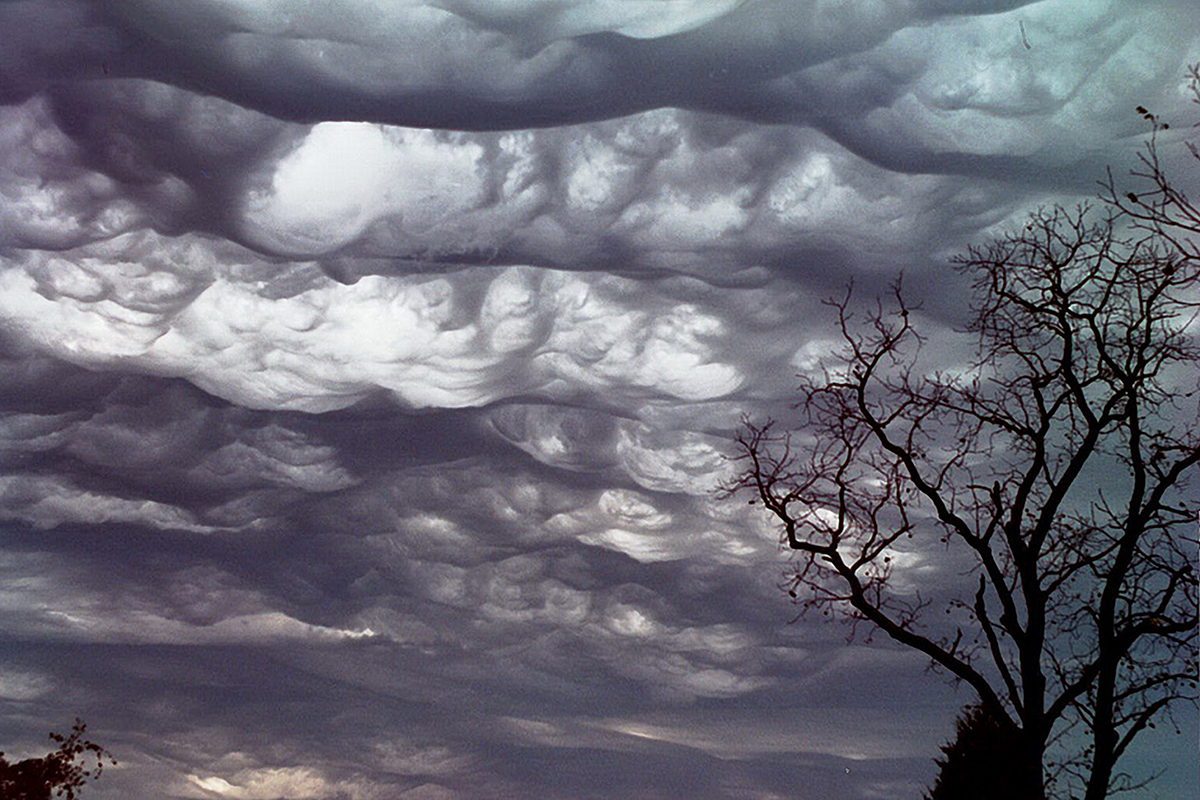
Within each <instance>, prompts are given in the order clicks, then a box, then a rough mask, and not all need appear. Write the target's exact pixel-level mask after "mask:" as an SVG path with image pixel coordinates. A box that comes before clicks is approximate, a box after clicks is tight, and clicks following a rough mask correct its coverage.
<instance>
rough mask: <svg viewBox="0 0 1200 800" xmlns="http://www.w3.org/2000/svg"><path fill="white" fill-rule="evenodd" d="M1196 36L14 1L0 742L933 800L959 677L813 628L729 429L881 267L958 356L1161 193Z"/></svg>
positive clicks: (660, 11) (1141, 9)
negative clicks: (1011, 252)
mask: <svg viewBox="0 0 1200 800" xmlns="http://www.w3.org/2000/svg"><path fill="white" fill-rule="evenodd" d="M1196 61H1200V22H1198V21H1197V18H1196V15H1195V9H1194V7H1193V3H1192V2H1191V0H1155V1H1153V2H1144V3H1126V2H1120V0H1042V2H1020V1H1019V0H883V1H881V2H842V1H838V0H603V1H602V2H601V1H598V0H588V1H587V2H584V1H582V0H579V1H577V0H515V1H514V2H483V1H482V0H439V1H438V2H426V1H425V0H402V1H399V2H377V1H376V0H338V1H337V2H333V0H307V1H306V2H263V1H262V0H254V2H250V1H249V0H245V1H243V0H220V1H218V0H197V1H196V2H188V3H179V2H166V1H165V0H112V2H107V1H106V2H90V1H89V2H84V0H53V2H45V0H26V1H24V2H22V1H20V0H18V2H8V3H4V4H2V5H0V358H2V359H3V361H2V363H0V371H2V374H3V376H4V377H3V380H0V569H3V575H4V580H3V582H2V584H3V585H2V587H0V623H2V624H0V631H2V633H0V637H2V638H3V642H4V647H2V648H0V710H2V711H3V714H2V715H0V720H2V724H0V734H2V735H3V737H4V750H5V752H7V753H13V754H17V753H24V752H30V753H34V752H38V751H39V748H40V747H42V745H43V742H41V741H39V740H38V738H37V737H38V736H41V735H43V733H44V729H46V728H48V727H56V726H57V729H62V728H64V727H66V726H67V725H69V722H70V719H71V718H72V717H73V716H75V715H77V714H78V715H81V716H83V717H85V718H86V719H87V721H88V722H89V724H90V726H91V727H90V730H93V731H95V734H96V738H97V739H98V740H100V741H101V742H102V743H104V744H105V745H106V746H108V747H109V748H110V749H112V750H113V751H114V752H115V753H117V754H118V757H119V758H120V760H121V765H120V767H119V768H117V769H114V770H111V771H108V770H106V772H105V775H104V778H103V780H101V781H100V782H99V783H97V784H96V785H95V787H94V788H93V787H89V788H91V789H93V790H92V793H93V794H95V795H96V796H98V797H112V798H116V797H133V796H154V797H172V798H211V797H226V798H247V799H249V798H255V799H257V798H262V799H266V798H283V797H287V798H335V797H348V798H395V797H412V798H442V797H447V798H448V797H519V796H528V797H564V798H571V797H598V796H620V795H623V794H624V795H628V796H634V797H663V798H668V797H682V796H695V797H745V798H754V797H759V798H770V797H785V796H786V797H795V796H802V797H811V798H826V797H847V798H850V797H862V798H867V797H903V796H915V795H916V794H918V793H919V790H920V787H921V785H922V784H923V782H925V781H927V780H928V778H929V776H930V774H931V772H932V763H931V761H930V759H931V757H932V756H933V755H934V754H935V753H936V746H937V744H938V743H939V742H940V741H941V740H942V739H944V738H945V737H946V736H948V735H949V731H950V726H951V720H952V718H953V714H954V711H955V710H956V708H957V706H958V705H959V704H961V703H962V702H964V700H965V697H964V696H962V695H958V694H954V693H953V691H952V690H951V689H949V688H947V687H943V686H942V685H941V684H939V683H938V682H937V680H936V678H931V677H930V676H928V675H925V674H924V673H923V670H924V664H923V663H922V662H921V661H920V659H916V658H913V657H912V656H911V655H909V654H906V653H904V652H901V651H897V650H894V649H891V648H889V647H888V646H886V645H881V644H879V643H876V645H874V646H871V647H866V646H862V645H861V643H859V644H853V645H848V644H846V642H845V641H844V633H845V631H844V630H843V629H841V628H839V627H837V626H827V625H823V624H820V622H819V621H814V620H807V619H806V620H804V621H802V622H799V623H797V624H795V625H790V626H789V625H788V624H787V623H788V621H789V619H790V614H791V612H792V609H791V608H790V607H789V606H788V604H787V598H786V596H785V595H784V594H783V592H782V591H781V590H780V588H779V586H778V584H779V583H780V581H781V576H782V575H783V572H784V570H785V568H786V565H787V560H786V556H785V555H784V554H782V553H781V552H780V550H779V548H778V546H777V534H776V532H775V531H774V530H773V529H772V528H771V527H770V525H769V524H767V522H766V521H765V520H763V519H761V518H760V517H758V516H755V515H753V514H752V513H750V512H752V511H753V509H748V508H747V507H745V506H744V505H742V504H740V503H739V502H738V501H736V500H721V499H719V498H718V497H717V496H716V494H715V490H716V487H717V486H718V485H719V484H720V482H721V481H722V480H723V479H725V478H727V477H728V476H729V470H730V469H731V465H730V463H729V462H728V461H727V460H726V458H725V456H726V454H727V453H728V451H729V449H728V445H729V440H730V436H731V434H732V432H733V431H734V430H735V429H736V427H737V425H738V424H739V419H740V418H741V416H742V415H743V414H751V415H758V416H762V415H766V414H776V415H786V413H787V409H788V402H789V394H790V389H791V387H792V383H793V380H794V376H795V375H796V373H798V372H807V371H813V370H819V369H821V368H822V366H823V365H824V364H826V363H828V359H829V357H830V354H831V352H832V348H833V347H834V344H833V342H834V340H835V339H836V330H835V329H833V328H832V327H831V325H830V322H831V320H830V315H829V309H828V308H827V307H826V306H824V305H823V304H822V300H823V299H824V298H827V297H829V296H831V295H837V294H839V293H841V292H842V291H843V290H844V287H845V286H846V285H847V283H848V282H850V281H853V282H854V283H855V285H856V287H857V291H858V292H859V293H860V296H862V297H871V296H872V295H874V294H875V293H876V292H878V291H880V290H881V289H883V288H884V287H886V286H887V285H888V284H889V283H890V282H891V281H893V280H894V279H895V278H896V276H897V275H898V274H900V273H901V272H903V273H904V274H905V283H906V286H908V287H909V291H910V292H911V293H913V294H914V296H915V297H916V298H918V299H919V300H920V302H921V303H922V310H921V311H920V312H919V313H920V315H921V323H922V326H923V330H925V331H927V332H928V334H929V337H930V339H929V341H930V345H929V347H930V352H931V354H932V356H933V358H934V359H935V360H938V361H939V362H940V363H942V364H943V365H949V366H953V365H954V364H955V363H956V362H957V360H958V359H959V358H961V353H962V352H963V351H962V349H961V348H962V346H963V344H962V342H961V340H959V339H958V338H956V336H955V335H954V334H953V331H952V328H953V325H954V323H955V321H956V320H957V319H959V318H960V317H961V312H962V307H963V292H962V287H961V286H960V285H959V284H958V283H957V282H956V281H957V280H958V278H956V277H955V275H954V273H953V272H952V271H951V270H949V269H948V267H947V258H948V257H949V256H950V255H952V254H953V253H955V252H958V251H960V250H961V249H962V248H963V247H965V246H966V245H967V244H968V243H970V242H973V241H980V240H982V239H984V238H986V237H987V236H989V235H991V234H993V233H995V232H996V231H999V230H1001V229H1003V227H1004V226H1005V225H1007V224H1009V223H1011V222H1013V221H1014V220H1017V219H1020V217H1021V216H1022V215H1023V214H1024V213H1026V211H1027V210H1029V209H1030V208H1033V207H1036V206H1037V205H1039V204H1043V203H1052V202H1068V203H1073V202H1077V201H1079V200H1084V199H1088V198H1090V197H1092V196H1093V195H1094V194H1095V191H1096V188H1095V182H1096V180H1097V179H1098V178H1100V177H1102V175H1103V169H1104V168H1105V166H1107V165H1112V167H1113V168H1114V170H1116V171H1117V172H1118V174H1120V173H1122V172H1123V171H1124V170H1126V169H1128V168H1129V167H1130V166H1131V165H1132V164H1133V159H1134V158H1135V156H1136V153H1137V151H1138V149H1139V148H1140V147H1141V146H1142V144H1143V142H1144V141H1145V134H1146V129H1145V123H1144V120H1142V119H1141V118H1140V116H1139V115H1138V114H1136V113H1134V112H1133V109H1134V107H1135V106H1137V105H1139V104H1142V105H1146V106H1150V107H1152V108H1153V109H1154V110H1155V112H1156V113H1159V114H1160V115H1162V116H1163V118H1164V119H1165V118H1170V119H1175V118H1180V119H1183V118H1185V117H1186V114H1187V113H1188V109H1187V99H1188V98H1187V94H1186V92H1185V91H1184V88H1185V84H1184V82H1183V78H1184V68H1185V66H1186V65H1187V64H1189V63H1193V62H1196ZM1180 127H1184V128H1185V129H1186V126H1180ZM1175 136H1176V134H1174V133H1172V134H1171V135H1169V136H1166V137H1165V138H1164V147H1163V151H1162V152H1163V154H1164V157H1165V158H1167V159H1168V161H1170V160H1171V159H1177V158H1182V157H1183V156H1184V155H1185V154H1186V150H1184V149H1183V148H1182V145H1181V144H1180V142H1179V140H1178V139H1176V138H1173V137H1175ZM1197 190H1198V191H1200V187H1197ZM897 563H898V564H900V565H901V570H902V572H903V578H904V581H906V583H903V585H904V586H906V587H907V588H906V589H905V590H906V591H911V592H914V593H915V592H917V591H918V590H919V591H922V592H924V593H926V594H928V595H930V596H936V595H937V593H938V591H939V587H942V586H944V585H945V584H946V582H947V581H952V580H955V579H956V576H957V573H956V572H955V565H953V564H950V563H947V562H946V560H945V558H944V557H943V556H942V554H941V553H939V552H936V551H925V550H922V549H920V548H915V549H913V550H911V551H907V552H903V553H897ZM797 787H804V788H803V789H799V790H798V789H797ZM798 791H800V792H801V794H800V795H797V792H798ZM1184 791H1185V793H1186V791H1187V790H1186V789H1185V790H1184ZM1181 796H1182V795H1181Z"/></svg>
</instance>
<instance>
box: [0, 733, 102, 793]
mask: <svg viewBox="0 0 1200 800" xmlns="http://www.w3.org/2000/svg"><path fill="white" fill-rule="evenodd" d="M86 732H87V725H86V724H84V722H83V720H81V719H79V718H76V719H75V724H74V725H73V726H71V733H69V734H67V735H66V736H64V735H62V734H60V733H51V734H50V738H51V739H52V740H53V741H55V742H57V743H58V749H57V750H55V751H54V752H52V753H47V754H46V755H45V756H43V757H42V758H27V759H25V760H24V761H18V762H16V763H10V762H9V761H8V760H7V759H5V758H4V753H2V752H0V800H50V798H51V797H65V798H67V800H75V798H76V797H78V796H79V790H80V788H81V787H82V786H83V785H84V783H86V782H87V781H88V780H95V779H96V778H99V777H100V774H101V773H102V772H103V771H104V759H105V758H107V759H108V760H109V763H110V764H111V765H113V766H116V763H117V761H116V759H114V758H113V757H112V754H111V753H109V752H108V750H106V749H105V748H103V747H101V746H100V745H98V744H96V743H95V742H93V741H91V740H90V739H87V738H85V737H84V734H85V733H86ZM89 754H90V755H91V757H92V758H94V759H95V762H96V763H95V766H94V767H90V768H89V767H87V766H86V763H85V759H86V758H87V756H88V755H89ZM77 760H78V763H77Z"/></svg>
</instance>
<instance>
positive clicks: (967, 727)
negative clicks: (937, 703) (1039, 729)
mask: <svg viewBox="0 0 1200 800" xmlns="http://www.w3.org/2000/svg"><path fill="white" fill-rule="evenodd" d="M941 749H942V753H943V754H944V756H945V758H939V759H935V761H936V762H937V764H938V766H939V767H940V769H939V772H938V776H937V779H936V781H935V782H934V785H933V788H932V789H931V790H930V791H929V793H928V794H926V795H925V800H1014V798H1033V797H1039V796H1041V795H1042V793H1043V792H1042V775H1041V764H1037V763H1031V762H1030V761H1028V760H1024V761H1023V760H1022V758H1023V754H1022V748H1021V742H1020V738H1019V734H1018V730H1017V728H1016V726H1015V725H1013V723H1012V720H1010V719H1009V718H1008V717H1007V716H996V715H995V714H992V713H991V712H989V711H988V709H987V707H986V706H983V705H980V704H978V703H976V704H974V705H970V706H967V707H966V708H965V709H964V710H963V713H962V715H961V716H960V717H959V718H958V721H957V723H956V724H955V737H954V741H952V742H951V743H949V744H947V745H943V746H942V748H941Z"/></svg>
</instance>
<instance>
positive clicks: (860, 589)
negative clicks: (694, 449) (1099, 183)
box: [725, 72, 1200, 800]
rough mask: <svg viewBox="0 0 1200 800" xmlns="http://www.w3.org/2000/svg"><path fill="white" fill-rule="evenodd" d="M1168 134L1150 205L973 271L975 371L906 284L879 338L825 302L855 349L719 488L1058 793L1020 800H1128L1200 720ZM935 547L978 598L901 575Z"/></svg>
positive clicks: (1188, 300) (1191, 388)
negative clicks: (1118, 798)
mask: <svg viewBox="0 0 1200 800" xmlns="http://www.w3.org/2000/svg"><path fill="white" fill-rule="evenodd" d="M1193 76H1195V72H1193ZM1196 86H1197V84H1195V83H1194V84H1193V87H1196ZM1143 113H1148V112H1143ZM1151 116H1152V115H1151ZM1152 121H1153V122H1154V125H1155V129H1154V136H1152V138H1151V139H1150V142H1149V145H1148V147H1147V150H1146V151H1145V153H1144V158H1143V167H1145V169H1142V170H1140V171H1139V172H1135V173H1134V174H1135V177H1136V178H1138V179H1140V180H1141V181H1143V183H1142V184H1141V185H1142V186H1144V188H1145V191H1144V192H1143V193H1142V194H1134V193H1129V194H1126V195H1117V194H1116V193H1115V192H1112V190H1111V179H1110V183H1109V184H1107V185H1106V188H1108V190H1109V192H1110V194H1112V195H1113V197H1110V198H1108V199H1109V201H1110V202H1109V204H1108V205H1107V208H1106V209H1105V213H1094V212H1093V211H1090V210H1089V209H1088V208H1086V207H1081V208H1079V209H1075V210H1067V209H1063V208H1059V207H1055V208H1052V209H1043V210H1041V211H1038V212H1036V213H1034V214H1032V215H1031V216H1030V217H1029V218H1028V220H1027V221H1026V223H1025V225H1024V226H1023V227H1021V228H1020V229H1019V230H1016V231H1012V232H1009V233H1007V234H1004V235H1002V236H1000V237H999V238H997V239H996V240H994V241H993V242H991V243H989V244H986V245H983V246H979V247H972V248H970V249H969V250H968V252H967V254H966V255H964V256H962V257H960V258H959V259H957V260H956V262H955V264H956V267H957V269H959V270H960V271H961V273H963V274H964V275H965V276H966V277H967V278H968V279H969V280H970V281H971V284H972V286H973V300H972V316H971V319H970V321H969V323H968V325H967V327H966V330H965V331H963V332H962V333H963V334H964V335H965V336H969V337H971V339H972V340H973V342H974V357H973V358H972V359H971V360H970V362H969V364H968V365H967V367H966V368H961V367H960V368H957V369H955V370H954V371H952V372H937V371H931V370H930V369H929V368H928V367H927V361H926V360H925V358H926V354H925V353H924V352H923V350H922V345H923V344H924V342H925V337H924V336H923V335H922V334H921V333H920V332H919V330H918V329H917V322H916V319H917V314H916V313H915V312H917V310H918V309H916V308H914V307H912V306H911V305H909V304H908V302H907V301H906V299H905V297H904V295H903V293H902V291H901V288H900V286H899V284H897V285H896V286H895V287H894V291H893V296H892V298H891V300H890V302H889V303H887V304H886V305H885V304H884V303H883V302H877V303H876V304H875V305H874V306H873V307H872V308H871V309H869V310H867V311H866V312H865V313H863V314H862V315H861V317H860V316H856V312H855V311H854V310H853V308H852V303H851V291H850V290H847V293H846V295H845V296H844V297H842V298H841V299H838V300H832V301H829V305H830V306H831V307H832V309H833V310H834V312H835V313H836V316H837V319H838V322H839V324H840V333H841V341H842V346H841V349H840V350H839V351H838V352H836V353H834V354H833V355H832V356H831V357H830V360H829V361H827V362H826V363H825V364H824V365H823V366H822V367H821V368H820V369H819V370H817V371H814V372H810V373H808V374H805V375H802V376H801V377H800V385H799V387H798V397H797V402H796V410H797V414H798V417H799V420H798V425H797V428H796V430H795V432H794V433H792V432H778V431H777V430H776V428H775V427H774V425H773V424H772V423H770V422H767V423H765V424H753V423H751V422H749V421H747V422H746V424H745V426H744V428H743V430H742V432H741V433H740V434H739V435H738V437H737V444H738V448H739V450H738V454H737V456H736V458H737V460H738V462H739V464H740V466H741V467H742V471H741V473H740V474H739V475H738V476H737V478H736V479H734V480H733V481H732V482H731V483H730V484H728V485H727V486H726V487H725V491H726V493H727V494H732V493H734V492H736V491H738V490H741V489H748V490H750V491H752V492H753V495H754V498H753V499H752V500H751V501H750V502H751V503H761V505H762V506H763V507H764V508H765V510H766V511H768V512H769V513H770V514H772V515H773V516H774V518H775V519H776V521H777V522H778V523H779V524H780V527H781V529H782V540H783V542H784V543H785V544H786V545H787V546H788V547H789V548H791V549H792V550H793V551H795V553H796V556H797V558H796V561H795V572H794V574H792V575H791V577H790V578H789V585H788V588H789V591H790V593H791V595H792V596H793V597H794V598H796V599H797V602H799V603H800V604H801V606H802V608H803V609H805V610H814V609H815V610H819V611H821V612H822V613H823V614H825V615H827V616H828V615H830V614H837V615H843V616H844V617H845V618H846V619H848V620H849V621H850V623H851V625H852V628H851V635H852V636H853V635H854V631H855V628H856V627H857V626H859V625H866V626H867V627H869V628H870V629H871V630H872V632H874V631H882V632H883V633H885V634H887V635H888V636H889V637H891V638H892V639H893V640H895V641H896V642H898V643H900V644H902V645H904V646H907V647H910V648H913V649H915V650H917V651H919V652H921V653H923V654H924V655H926V656H928V657H929V658H930V660H931V662H932V664H933V666H934V667H935V668H936V669H938V670H941V671H943V672H944V673H947V674H948V675H949V676H950V677H952V678H953V679H954V680H956V681H963V682H966V683H967V684H969V685H970V687H971V688H972V689H973V690H974V692H975V693H976V694H977V696H978V698H979V704H980V707H981V709H982V711H981V712H980V713H981V714H984V715H986V716H985V718H986V719H988V720H992V721H994V722H995V724H997V725H1000V723H999V720H1007V721H1008V723H1009V725H1011V732H1012V739H1011V742H1009V744H1008V745H1006V748H1007V750H1006V752H1007V753H1008V757H1010V758H1012V760H1013V764H1014V767H1020V765H1032V769H1033V770H1034V774H1036V775H1039V776H1044V778H1043V779H1042V780H1039V781H1038V783H1039V785H1038V786H1037V788H1036V790H1030V791H1029V792H1025V793H1022V794H1021V795H1020V796H1021V797H1041V796H1042V792H1043V789H1042V784H1043V781H1044V785H1045V787H1046V788H1047V789H1049V790H1050V791H1051V792H1062V793H1068V794H1070V795H1071V796H1079V794H1081V793H1082V794H1083V795H1084V796H1085V798H1086V800H1101V798H1104V797H1108V796H1109V795H1110V793H1112V792H1116V791H1120V790H1122V789H1127V788H1131V787H1132V786H1134V785H1135V784H1134V781H1133V779H1132V778H1131V777H1130V776H1128V775H1125V774H1122V773H1120V772H1119V771H1117V770H1116V765H1117V762H1118V760H1119V759H1120V758H1121V756H1122V755H1123V754H1124V753H1125V752H1126V750H1127V748H1128V747H1129V745H1130V743H1131V742H1132V741H1133V740H1134V739H1135V738H1136V737H1137V736H1138V735H1139V734H1140V733H1141V732H1142V731H1144V730H1145V729H1146V728H1148V727H1153V726H1154V725H1155V723H1156V721H1160V720H1161V719H1162V718H1164V717H1167V718H1170V714H1171V712H1172V709H1173V708H1174V707H1175V706H1176V705H1177V704H1178V703H1180V702H1186V703H1191V704H1195V702H1196V697H1197V693H1196V681H1197V664H1196V659H1195V643H1196V634H1197V621H1198V614H1197V576H1196V572H1195V570H1194V569H1193V562H1194V561H1195V554H1196V549H1197V538H1196V533H1197V518H1198V514H1197V512H1198V504H1197V502H1196V494H1195V493H1194V492H1193V493H1191V494H1189V489H1193V488H1194V487H1195V482H1196V479H1197V476H1196V473H1197V471H1198V470H1197V469H1196V467H1197V464H1200V425H1198V424H1197V420H1198V419H1200V403H1198V398H1200V320H1198V312H1200V257H1198V256H1200V251H1198V249H1197V247H1198V243H1200V213H1197V210H1196V208H1195V207H1194V206H1193V205H1191V203H1190V202H1189V201H1188V199H1187V197H1186V195H1185V194H1184V193H1183V192H1182V191H1181V190H1179V189H1178V188H1176V187H1175V185H1174V184H1172V182H1171V181H1170V180H1168V176H1167V175H1166V174H1165V172H1164V169H1163V167H1162V162H1161V161H1160V159H1159V147H1160V146H1161V144H1160V142H1161V139H1160V138H1159V134H1160V132H1161V131H1162V130H1164V129H1165V127H1166V126H1164V125H1161V124H1160V123H1159V122H1158V121H1157V120H1156V118H1155V119H1152ZM1193 152H1194V151H1193ZM1122 198H1123V199H1122ZM1131 198H1132V199H1131ZM1189 484H1190V485H1189ZM938 540H940V541H938ZM939 545H940V546H941V547H942V548H943V549H944V555H942V556H939V557H938V558H941V559H944V560H945V563H946V564H947V565H948V566H947V569H946V570H945V572H946V573H949V574H950V575H951V576H953V575H956V574H957V575H965V576H967V577H965V578H963V579H962V580H960V581H958V586H957V588H951V589H945V588H943V589H941V590H938V593H935V594H934V595H932V596H931V595H928V594H927V593H922V592H921V591H920V590H919V589H916V588H914V586H913V579H912V578H911V577H907V576H905V575H904V573H903V571H902V570H901V569H900V568H898V567H897V564H898V563H900V560H901V558H904V559H913V558H918V559H919V558H927V557H928V556H929V555H930V554H931V551H932V550H933V549H935V548H937V547H938V546H939ZM947 580H952V578H947ZM935 603H936V605H935ZM935 611H936V612H937V613H933V612H935ZM1075 727H1079V728H1080V730H1079V731H1077V732H1076V733H1075V734H1073V735H1071V736H1064V735H1063V734H1064V732H1065V731H1066V730H1068V729H1071V728H1075ZM1081 733H1082V735H1080V734H1081ZM1080 739H1086V740H1087V743H1086V745H1081V746H1080V747H1078V748H1077V749H1072V748H1071V747H1070V746H1069V744H1068V743H1069V742H1072V741H1078V740H1080ZM1051 743H1055V744H1054V749H1053V751H1052V752H1051V755H1049V756H1048V755H1047V753H1048V746H1049V745H1050V744H1051ZM1020 768H1022V769H1023V767H1020Z"/></svg>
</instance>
